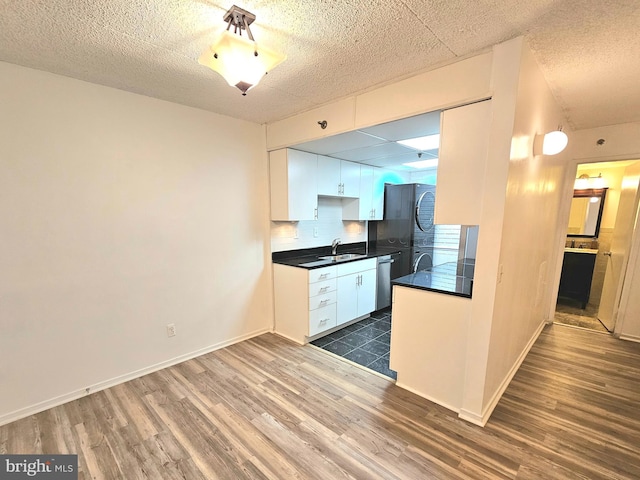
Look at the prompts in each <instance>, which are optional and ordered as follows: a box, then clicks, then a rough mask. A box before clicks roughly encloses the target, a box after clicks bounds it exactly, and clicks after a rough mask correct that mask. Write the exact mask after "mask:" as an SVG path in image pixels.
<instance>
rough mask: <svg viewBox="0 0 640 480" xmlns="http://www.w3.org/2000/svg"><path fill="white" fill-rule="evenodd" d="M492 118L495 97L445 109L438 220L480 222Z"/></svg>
mask: <svg viewBox="0 0 640 480" xmlns="http://www.w3.org/2000/svg"><path fill="white" fill-rule="evenodd" d="M490 120H491V100H486V101H484V102H478V103H473V104H471V105H465V106H463V107H458V108H452V109H450V110H445V111H444V112H443V113H442V120H441V126H440V152H439V160H438V182H437V186H436V204H435V223H436V224H440V225H443V224H444V225H479V224H480V216H481V213H482V202H481V201H480V199H482V196H483V190H484V174H485V168H486V163H487V154H488V148H489V124H490Z"/></svg>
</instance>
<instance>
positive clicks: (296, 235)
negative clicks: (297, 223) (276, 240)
mask: <svg viewBox="0 0 640 480" xmlns="http://www.w3.org/2000/svg"><path fill="white" fill-rule="evenodd" d="M293 238H298V229H297V228H294V229H293Z"/></svg>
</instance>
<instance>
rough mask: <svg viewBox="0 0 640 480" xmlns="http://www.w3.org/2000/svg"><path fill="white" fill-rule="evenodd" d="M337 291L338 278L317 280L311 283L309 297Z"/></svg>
mask: <svg viewBox="0 0 640 480" xmlns="http://www.w3.org/2000/svg"><path fill="white" fill-rule="evenodd" d="M335 291H336V279H335V278H332V279H331V280H326V281H324V282H315V283H310V284H309V297H315V296H316V295H325V294H327V293H329V292H335Z"/></svg>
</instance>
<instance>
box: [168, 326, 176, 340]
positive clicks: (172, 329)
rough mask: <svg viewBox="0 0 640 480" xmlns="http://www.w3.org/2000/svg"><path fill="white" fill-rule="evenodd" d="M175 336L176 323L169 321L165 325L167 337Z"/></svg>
mask: <svg viewBox="0 0 640 480" xmlns="http://www.w3.org/2000/svg"><path fill="white" fill-rule="evenodd" d="M175 336H176V325H175V323H169V324H168V325H167V337H175Z"/></svg>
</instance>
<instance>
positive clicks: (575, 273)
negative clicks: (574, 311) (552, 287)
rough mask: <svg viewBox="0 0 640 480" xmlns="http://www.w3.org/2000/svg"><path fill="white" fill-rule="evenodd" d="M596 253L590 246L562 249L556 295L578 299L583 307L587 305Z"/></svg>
mask: <svg viewBox="0 0 640 480" xmlns="http://www.w3.org/2000/svg"><path fill="white" fill-rule="evenodd" d="M597 253H598V250H596V249H591V248H565V249H564V261H563V262H562V274H561V276H560V288H559V289H558V297H562V298H568V299H571V300H575V301H578V302H580V305H581V308H583V309H584V308H585V307H586V306H587V303H588V302H589V293H590V291H591V280H592V278H593V268H594V266H595V264H596V255H597Z"/></svg>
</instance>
